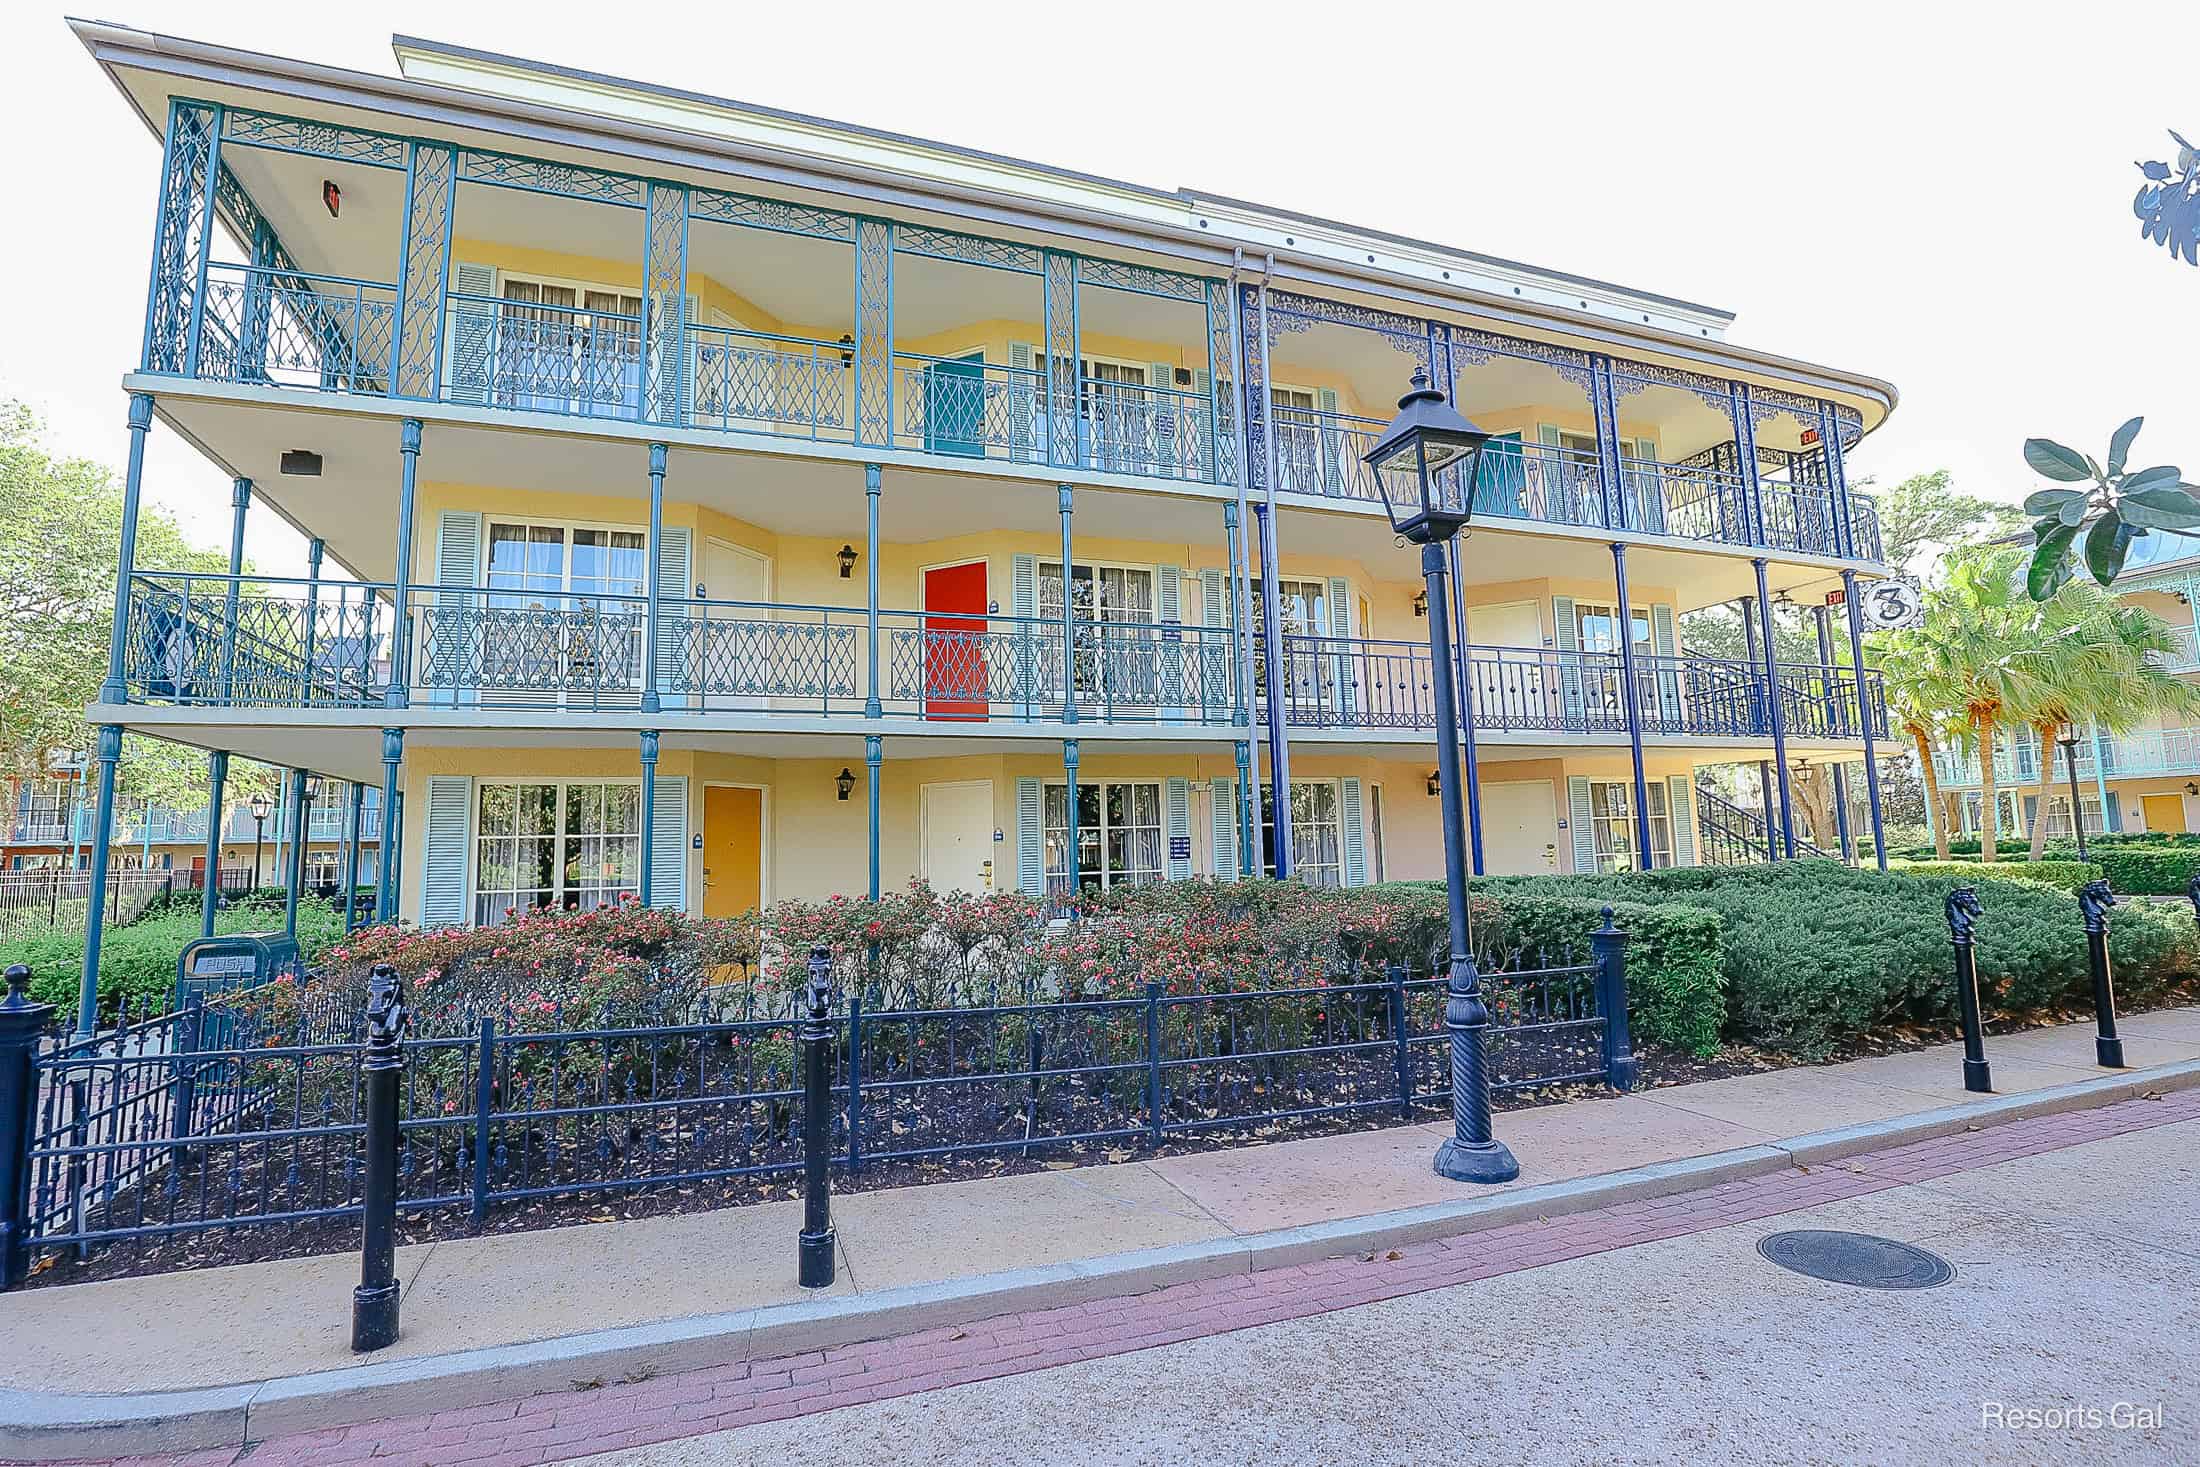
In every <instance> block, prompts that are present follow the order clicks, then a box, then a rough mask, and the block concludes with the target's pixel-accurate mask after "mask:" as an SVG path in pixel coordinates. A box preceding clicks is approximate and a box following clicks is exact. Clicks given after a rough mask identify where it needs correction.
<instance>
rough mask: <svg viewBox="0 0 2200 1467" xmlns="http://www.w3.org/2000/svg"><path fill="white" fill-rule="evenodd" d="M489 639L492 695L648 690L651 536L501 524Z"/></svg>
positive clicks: (489, 580)
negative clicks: (504, 690) (503, 691)
mask: <svg viewBox="0 0 2200 1467" xmlns="http://www.w3.org/2000/svg"><path fill="white" fill-rule="evenodd" d="M488 541H489V543H488V553H487V556H486V559H485V563H484V567H483V584H484V585H486V586H487V587H488V588H489V590H491V591H492V592H495V593H497V594H495V595H492V596H490V597H489V598H488V600H489V606H490V609H491V611H492V612H494V613H498V614H497V615H493V616H492V617H491V618H490V619H489V620H490V624H489V625H488V626H486V627H484V629H483V634H482V638H481V659H482V679H483V682H484V683H485V684H486V685H488V686H490V687H510V688H523V689H530V690H534V691H549V690H556V689H560V688H563V689H572V690H586V689H596V688H606V687H610V688H638V687H640V686H641V677H642V629H643V622H644V620H645V619H646V612H645V607H644V605H643V598H644V597H645V596H646V595H647V593H648V587H649V583H648V569H647V564H646V562H647V557H646V554H645V549H646V544H647V537H646V536H644V534H643V533H642V532H641V531H639V530H611V529H593V528H588V527H585V526H578V525H571V526H569V525H557V524H520V523H508V522H499V521H491V522H490V523H489V526H488Z"/></svg>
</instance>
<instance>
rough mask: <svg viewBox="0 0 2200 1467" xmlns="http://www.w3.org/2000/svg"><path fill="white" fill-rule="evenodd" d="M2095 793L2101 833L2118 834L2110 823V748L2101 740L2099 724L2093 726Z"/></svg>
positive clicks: (2072, 816) (2074, 814)
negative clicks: (2098, 803)
mask: <svg viewBox="0 0 2200 1467" xmlns="http://www.w3.org/2000/svg"><path fill="white" fill-rule="evenodd" d="M2093 792H2094V793H2095V794H2096V795H2098V796H2099V797H2100V801H2101V833H2102V834H2104V835H2114V834H2116V833H2117V832H2116V831H2115V829H2114V828H2113V827H2112V826H2110V825H2109V823H2108V746H2107V743H2106V741H2104V740H2103V739H2102V738H2101V726H2100V725H2099V724H2098V723H2096V724H2094V725H2093ZM2071 818H2072V819H2076V818H2077V815H2076V812H2072V815H2071Z"/></svg>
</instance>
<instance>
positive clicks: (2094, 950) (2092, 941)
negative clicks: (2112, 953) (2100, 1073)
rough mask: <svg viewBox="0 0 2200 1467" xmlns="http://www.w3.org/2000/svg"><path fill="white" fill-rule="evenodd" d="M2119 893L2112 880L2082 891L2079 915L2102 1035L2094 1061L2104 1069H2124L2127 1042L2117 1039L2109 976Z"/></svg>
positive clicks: (2097, 1040) (2095, 1044)
mask: <svg viewBox="0 0 2200 1467" xmlns="http://www.w3.org/2000/svg"><path fill="white" fill-rule="evenodd" d="M2115 905H2116V893H2115V892H2114V891H2113V890H2112V889H2111V888H2110V887H2109V884H2108V879H2107V878H2106V877H2103V878H2101V879H2100V880H2098V881H2088V882H2087V883H2086V884H2085V885H2084V886H2081V887H2079V888H2078V911H2079V912H2080V913H2081V914H2083V916H2084V917H2085V960H2086V966H2087V967H2089V968H2091V969H2092V970H2093V1017H2094V1018H2095V1019H2097V1020H2098V1021H2099V1022H2100V1026H2101V1032H2100V1033H2099V1034H2097V1035H2095V1036H2094V1038H2093V1058H2094V1060H2095V1062H2096V1063H2098V1064H2099V1065H2100V1066H2101V1067H2102V1068H2103V1069H2109V1070H2120V1069H2122V1068H2123V1067H2124V1042H2123V1040H2121V1039H2118V1038H2117V1037H2116V986H2115V983H2114V982H2113V980H2111V979H2110V977H2109V974H2108V909H2109V908H2110V907H2113V906H2115Z"/></svg>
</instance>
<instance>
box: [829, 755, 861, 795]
mask: <svg viewBox="0 0 2200 1467" xmlns="http://www.w3.org/2000/svg"><path fill="white" fill-rule="evenodd" d="M833 787H834V788H836V789H838V790H839V791H840V798H841V799H842V800H846V799H847V798H848V792H849V791H850V790H852V789H854V788H855V787H856V776H855V772H854V771H853V770H851V769H850V768H849V767H848V766H847V765H845V764H843V765H841V766H840V773H838V774H836V775H834V776H833Z"/></svg>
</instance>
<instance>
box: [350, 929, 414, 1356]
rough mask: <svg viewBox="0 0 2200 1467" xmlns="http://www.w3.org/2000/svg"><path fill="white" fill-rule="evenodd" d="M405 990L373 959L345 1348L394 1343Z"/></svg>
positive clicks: (385, 966)
mask: <svg viewBox="0 0 2200 1467" xmlns="http://www.w3.org/2000/svg"><path fill="white" fill-rule="evenodd" d="M406 1017H407V1016H406V1013H405V993H404V990H403V988H401V987H400V986H399V984H398V981H397V970H396V969H395V968H392V967H390V966H389V965H388V964H387V963H377V964H376V965H375V968H374V972H373V973H372V974H371V975H370V978H369V988H368V998H367V1057H366V1060H365V1063H364V1065H363V1066H362V1068H364V1069H365V1071H366V1075H367V1084H366V1092H367V1093H366V1107H367V1111H366V1117H365V1120H366V1136H367V1169H366V1184H365V1190H364V1192H363V1194H362V1196H361V1198H360V1202H361V1207H360V1213H361V1218H362V1225H361V1228H360V1244H359V1287H358V1288H356V1289H354V1290H352V1295H351V1348H352V1349H353V1350H354V1351H355V1352H365V1351H367V1350H380V1349H382V1348H384V1347H385V1346H389V1345H394V1344H396V1343H397V1302H398V1287H397V1086H398V1081H399V1080H400V1079H401V1078H402V1077H403V1075H404V1071H405V1021H406Z"/></svg>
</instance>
